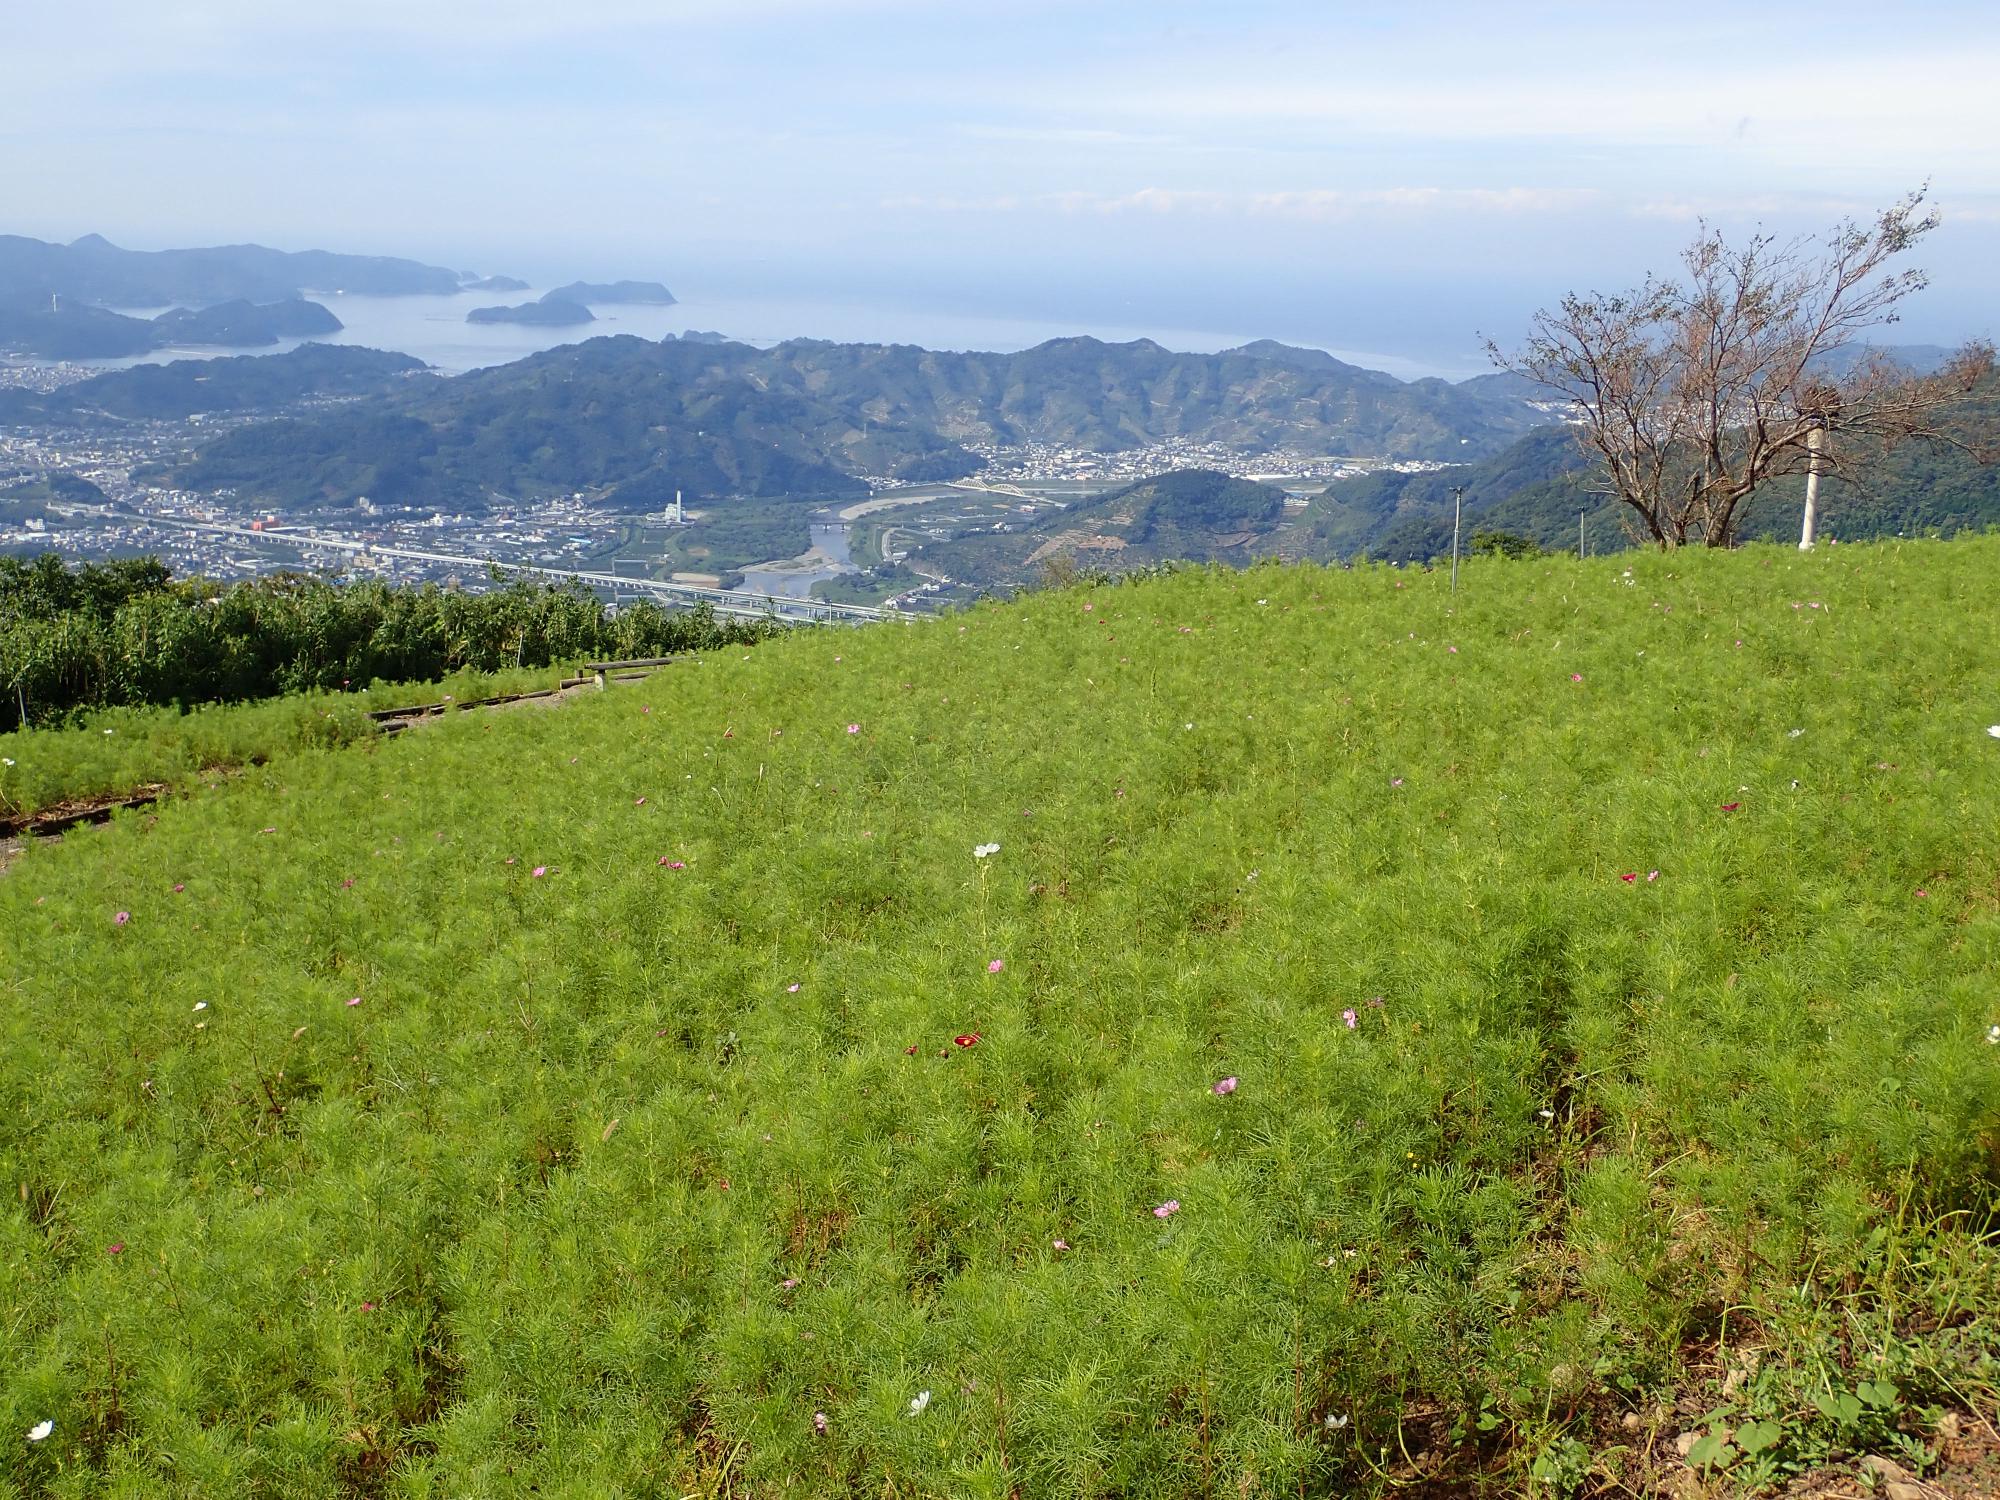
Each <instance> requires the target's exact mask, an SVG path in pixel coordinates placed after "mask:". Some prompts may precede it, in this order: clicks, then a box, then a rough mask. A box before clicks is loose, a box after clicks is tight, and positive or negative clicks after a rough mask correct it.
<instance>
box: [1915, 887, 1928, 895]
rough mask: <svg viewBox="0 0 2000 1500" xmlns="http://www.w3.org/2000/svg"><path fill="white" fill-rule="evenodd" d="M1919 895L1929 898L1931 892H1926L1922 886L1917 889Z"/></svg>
mask: <svg viewBox="0 0 2000 1500" xmlns="http://www.w3.org/2000/svg"><path fill="white" fill-rule="evenodd" d="M1917 894H1918V895H1919V896H1929V895H1930V892H1929V891H1927V890H1925V889H1924V888H1923V887H1922V886H1918V887H1917Z"/></svg>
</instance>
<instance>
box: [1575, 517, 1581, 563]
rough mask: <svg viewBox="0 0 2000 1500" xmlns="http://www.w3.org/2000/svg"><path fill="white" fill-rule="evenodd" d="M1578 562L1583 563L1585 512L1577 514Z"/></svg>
mask: <svg viewBox="0 0 2000 1500" xmlns="http://www.w3.org/2000/svg"><path fill="white" fill-rule="evenodd" d="M1576 560H1577V561H1578V562H1582V561H1583V512H1582V511H1578V512H1577V513H1576Z"/></svg>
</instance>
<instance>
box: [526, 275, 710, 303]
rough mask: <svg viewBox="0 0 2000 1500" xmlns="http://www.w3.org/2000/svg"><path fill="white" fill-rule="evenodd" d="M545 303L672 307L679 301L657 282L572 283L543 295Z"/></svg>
mask: <svg viewBox="0 0 2000 1500" xmlns="http://www.w3.org/2000/svg"><path fill="white" fill-rule="evenodd" d="M542 300H543V301H544V302H629V303H640V304H643V305H646V306H650V307H672V306H673V305H674V303H675V302H677V301H679V300H680V299H679V298H677V297H675V296H674V294H673V293H672V292H670V291H668V290H667V289H666V288H665V287H663V286H661V285H660V284H659V282H657V281H572V282H571V283H570V284H569V285H568V286H559V287H557V288H556V289H555V290H554V291H552V292H544V293H543V294H542Z"/></svg>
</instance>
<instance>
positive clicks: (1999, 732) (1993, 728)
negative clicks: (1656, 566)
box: [7, 724, 2000, 766]
mask: <svg viewBox="0 0 2000 1500" xmlns="http://www.w3.org/2000/svg"><path fill="white" fill-rule="evenodd" d="M1986 732H1987V733H1988V734H1990V735H1992V736H1993V738H1994V739H1996V740H2000V724H1988V725H1987V726H1986ZM7 764H8V765H10V766H11V765H13V764H14V762H12V761H11V760H10V761H8V762H7Z"/></svg>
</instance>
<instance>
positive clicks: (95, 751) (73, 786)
mask: <svg viewBox="0 0 2000 1500" xmlns="http://www.w3.org/2000/svg"><path fill="white" fill-rule="evenodd" d="M572 670H573V667H570V666H563V665H556V666H548V667H525V668H509V669H507V670H504V671H499V672H477V671H472V670H466V671H462V672H456V673H454V674H452V675H451V676H450V677H447V678H444V679H442V680H440V681H437V682H397V683H380V682H378V683H375V684H373V685H372V686H370V687H368V688H366V689H364V690H362V691H360V692H349V693H300V694H295V695H293V696H291V697H286V698H274V699H265V700H263V701H260V702H255V703H215V704H207V705H204V706H201V707H197V708H195V709H193V710H191V711H186V712H183V711H182V710H181V709H178V708H104V709H91V710H87V711H83V712H80V713H79V714H78V715H77V718H78V720H79V722H78V723H77V724H76V725H74V726H73V727H70V728H65V729H46V730H43V729H37V730H29V731H21V730H15V731H13V732H11V733H7V734H0V818H16V817H20V816H23V815H25V814H28V813H35V812H40V811H42V810H43V809H45V808H51V807H56V806H60V805H61V804H63V803H66V802H76V801H84V800H88V799H90V798H93V797H103V796H117V795H122V794H124V793H126V792H129V791H131V790H133V789H134V788H138V787H148V786H155V785H165V786H169V787H173V788H175V789H179V790H185V789H187V788H190V787H192V786H194V785H195V784H196V783H198V782H200V781H202V780H203V779H204V778H205V777H210V776H213V775H214V774H216V773H218V772H223V771H234V770H239V769H241V768H242V767H244V766H251V765H262V764H263V763H265V762H266V761H269V760H272V759H275V758H277V757H279V756H284V755H288V754H292V753H296V752H298V751H301V750H306V749H311V748H321V749H325V748H331V747H334V746H339V745H347V744H352V743H354V742H355V741H357V740H362V739H366V738H368V737H369V736H371V735H373V734H374V732H375V724H374V721H373V720H371V719H370V718H369V717H368V715H369V712H370V711H371V710H375V709H383V708H404V707H409V706H413V705H415V704H419V703H434V702H437V701H439V700H441V699H443V698H447V697H450V698H456V699H460V700H465V699H472V698H485V697H492V696H495V695H497V694H501V693H519V692H529V691H533V690H534V689H537V688H547V687H554V686H555V685H556V684H557V683H558V682H560V681H561V680H562V678H563V677H564V676H565V675H566V674H568V673H570V672H571V671H572Z"/></svg>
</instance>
